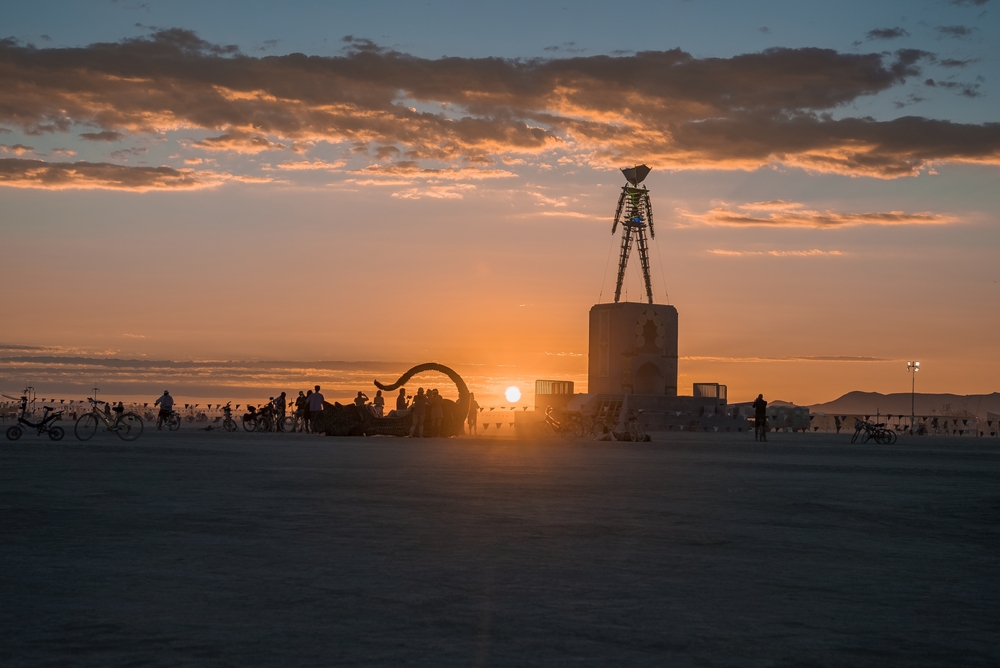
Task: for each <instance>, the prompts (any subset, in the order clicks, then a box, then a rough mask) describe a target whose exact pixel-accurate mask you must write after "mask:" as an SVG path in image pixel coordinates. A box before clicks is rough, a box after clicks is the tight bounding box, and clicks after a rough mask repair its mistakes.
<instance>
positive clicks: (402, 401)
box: [380, 387, 409, 411]
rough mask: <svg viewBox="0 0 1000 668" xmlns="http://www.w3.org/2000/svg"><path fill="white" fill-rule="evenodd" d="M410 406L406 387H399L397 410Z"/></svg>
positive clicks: (403, 409)
mask: <svg viewBox="0 0 1000 668" xmlns="http://www.w3.org/2000/svg"><path fill="white" fill-rule="evenodd" d="M380 391H381V390H380ZM408 407H409V406H408V402H407V401H406V388H405V387H401V388H399V396H397V397H396V410H397V411H405V410H406V409H407V408H408Z"/></svg>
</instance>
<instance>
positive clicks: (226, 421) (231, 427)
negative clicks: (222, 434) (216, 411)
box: [222, 401, 238, 432]
mask: <svg viewBox="0 0 1000 668" xmlns="http://www.w3.org/2000/svg"><path fill="white" fill-rule="evenodd" d="M222 428H223V429H225V430H226V431H228V432H234V431H236V430H237V429H238V427H237V426H236V420H234V419H233V402H231V401H230V402H229V403H227V404H226V405H225V406H223V407H222Z"/></svg>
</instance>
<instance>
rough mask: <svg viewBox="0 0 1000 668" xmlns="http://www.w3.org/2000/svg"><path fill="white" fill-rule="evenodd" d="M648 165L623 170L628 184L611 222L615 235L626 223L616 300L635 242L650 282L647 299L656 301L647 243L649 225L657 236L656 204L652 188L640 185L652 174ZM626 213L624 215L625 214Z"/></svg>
mask: <svg viewBox="0 0 1000 668" xmlns="http://www.w3.org/2000/svg"><path fill="white" fill-rule="evenodd" d="M649 172H650V169H649V167H647V166H646V165H636V166H635V167H626V168H623V169H622V174H624V175H625V180H626V181H628V183H627V184H626V185H624V186H622V194H621V197H619V198H618V208H617V209H616V210H615V222H614V223H613V224H612V225H611V234H614V233H615V230H617V229H618V223H619V221H620V222H621V225H622V248H621V254H620V255H619V258H618V282H617V283H616V284H615V303H616V304H617V303H618V301H619V300H620V299H621V296H622V283H623V282H624V281H625V267H626V265H627V264H628V256H629V255H630V254H631V252H632V243H633V241H634V242H635V245H636V247H637V248H638V249H639V262H640V263H641V264H642V278H643V279H644V280H645V282H646V299H648V300H649V303H650V304H652V303H653V285H652V283H651V282H650V280H649V247H648V245H647V244H646V228H647V227H649V236H650V237H651V238H653V239H655V238H656V232H655V231H654V230H653V205H652V204H650V202H649V190H648V189H647V188H646V186H642V187H641V188H640V187H639V184H640V183H642V181H643V179H645V178H646V177H647V176H648V175H649ZM622 214H624V215H622Z"/></svg>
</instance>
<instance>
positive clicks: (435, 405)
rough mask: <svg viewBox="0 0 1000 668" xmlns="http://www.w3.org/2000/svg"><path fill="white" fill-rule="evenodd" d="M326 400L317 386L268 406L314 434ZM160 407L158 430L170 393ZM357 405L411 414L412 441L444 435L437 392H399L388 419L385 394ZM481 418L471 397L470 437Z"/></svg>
mask: <svg viewBox="0 0 1000 668" xmlns="http://www.w3.org/2000/svg"><path fill="white" fill-rule="evenodd" d="M324 401H325V398H324V397H323V393H322V392H320V386H319V385H316V386H315V388H313V389H312V390H308V391H306V392H303V391H302V390H299V396H297V397H296V398H295V400H294V401H293V402H291V403H290V402H289V400H288V398H287V393H285V392H282V393H281V394H279V395H278V396H277V397H269V398H268V403H267V404H265V406H269V407H270V409H271V410H272V411H273V413H274V415H275V417H276V418H277V419H278V420H284V419H285V417H286V416H287V415H288V411H289V410H291V411H292V431H293V432H304V433H311V432H312V431H313V425H312V418H313V415H315V414H316V413H319V412H320V411H322V410H323V402H324ZM153 405H154V406H159V408H160V412H159V415H158V416H157V420H156V424H157V429H160V428H162V425H163V423H164V421H165V420H166V419H167V418H169V417H170V415H171V414H172V412H173V408H174V398H173V397H172V396H171V395H170V392H169V390H164V391H163V395H162V396H161V397H160V398H159V399H157V400H156V402H155V403H154V404H153ZM354 405H355V406H357V407H358V409H359V410H367V411H370V412H371V413H372V415H374V416H375V417H403V416H404V415H407V414H408V413H412V415H413V422H412V426H411V427H410V436H411V437H424V436H439V435H442V425H443V423H444V398H443V397H442V396H441V394H440V393H439V392H438V391H437V389H429V390H427V391H424V388H422V387H421V388H419V389H417V393H416V394H415V395H413V396H412V397H408V396H407V395H406V388H400V389H399V394H398V395H397V396H396V408H395V409H394V410H391V411H389V413H388V415H387V416H386V415H385V397H383V396H382V390H378V391H376V392H375V397H374V398H373V399H371V400H369V398H368V395H366V394H365V393H364V392H361V391H359V392H358V395H357V396H356V397H355V398H354ZM478 418H479V403H478V402H477V401H476V395H475V394H472V393H470V395H469V413H468V415H467V416H466V423H467V424H468V428H469V434H470V435H476V434H477V426H478Z"/></svg>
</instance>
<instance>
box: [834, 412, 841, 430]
mask: <svg viewBox="0 0 1000 668" xmlns="http://www.w3.org/2000/svg"><path fill="white" fill-rule="evenodd" d="M833 423H834V424H835V425H837V433H838V434H839V433H840V416H839V415H834V416H833Z"/></svg>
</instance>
